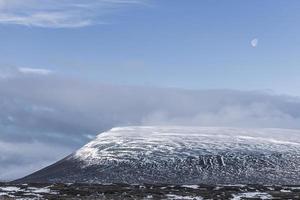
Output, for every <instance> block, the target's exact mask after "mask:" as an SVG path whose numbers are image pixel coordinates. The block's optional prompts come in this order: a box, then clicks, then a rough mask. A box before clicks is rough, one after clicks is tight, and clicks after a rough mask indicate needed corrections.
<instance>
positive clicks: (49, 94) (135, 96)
mask: <svg viewBox="0 0 300 200" xmlns="http://www.w3.org/2000/svg"><path fill="white" fill-rule="evenodd" d="M0 109H1V113H0V131H1V134H0V179H2V180H3V179H14V178H18V177H20V176H23V175H25V174H28V173H30V172H32V171H34V170H38V169H40V168H41V167H44V166H47V165H48V164H50V163H52V162H54V161H56V160H59V159H60V158H62V157H64V156H65V155H67V154H69V153H71V152H72V151H73V150H75V149H77V148H78V147H80V146H82V145H83V144H85V143H86V142H87V141H89V140H91V139H92V138H93V137H94V136H95V135H97V134H98V133H100V132H102V131H105V130H108V129H110V128H112V127H115V126H129V125H182V126H184V125H188V126H234V127H251V128H252V127H256V128H258V127H260V128H261V127H265V128H266V127H271V128H294V129H298V128H300V99H299V98H298V97H293V96H287V95H277V94H273V93H270V92H265V91H234V90H225V89H221V90H198V91H197V90H184V89H173V88H155V87H131V86H114V85H105V84H100V83H97V82H96V81H94V82H91V81H85V80H83V79H81V80H79V79H75V78H67V77H63V76H61V75H59V74H57V73H55V72H51V71H47V70H41V69H40V70H29V69H28V68H27V69H24V68H22V69H20V68H3V67H2V68H1V70H0Z"/></svg>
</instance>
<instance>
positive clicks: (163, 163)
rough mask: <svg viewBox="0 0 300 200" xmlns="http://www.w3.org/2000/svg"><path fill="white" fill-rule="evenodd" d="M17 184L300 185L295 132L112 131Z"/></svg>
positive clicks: (298, 136) (298, 140) (299, 143)
mask: <svg viewBox="0 0 300 200" xmlns="http://www.w3.org/2000/svg"><path fill="white" fill-rule="evenodd" d="M18 182H90V183H130V184H133V183H136V184H141V183H170V184H200V183H205V184H256V183H260V184H300V131H296V130H283V129H239V128H213V127H120V128H113V129H111V130H110V131H108V132H104V133H101V134H99V135H98V136H97V138H96V139H95V140H93V141H91V142H90V143H88V144H86V145H85V146H83V147H82V148H81V149H79V150H78V151H76V152H74V153H73V154H72V155H70V156H68V157H67V158H64V159H63V160H61V161H59V162H57V163H55V164H53V165H51V166H49V167H47V168H44V169H42V170H40V171H38V172H36V173H34V174H31V175H29V176H27V177H24V178H23V179H20V180H18Z"/></svg>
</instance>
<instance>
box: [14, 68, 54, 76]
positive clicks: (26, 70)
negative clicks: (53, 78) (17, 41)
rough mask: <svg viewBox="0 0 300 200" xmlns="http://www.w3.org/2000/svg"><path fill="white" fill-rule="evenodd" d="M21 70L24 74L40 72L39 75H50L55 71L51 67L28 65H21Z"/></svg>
mask: <svg viewBox="0 0 300 200" xmlns="http://www.w3.org/2000/svg"><path fill="white" fill-rule="evenodd" d="M19 71H20V72H21V73H23V74H38V75H49V74H52V73H53V71H52V70H49V69H41V68H28V67H20V68H19Z"/></svg>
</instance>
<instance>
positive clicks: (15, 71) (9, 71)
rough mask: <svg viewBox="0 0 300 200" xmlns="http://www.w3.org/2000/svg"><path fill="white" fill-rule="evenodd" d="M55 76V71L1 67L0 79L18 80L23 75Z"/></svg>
mask: <svg viewBox="0 0 300 200" xmlns="http://www.w3.org/2000/svg"><path fill="white" fill-rule="evenodd" d="M51 74H54V71H52V70H50V69H44V68H29V67H19V68H17V67H11V66H1V67H0V79H9V78H16V77H20V76H22V75H27V76H46V75H51Z"/></svg>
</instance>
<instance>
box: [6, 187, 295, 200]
mask: <svg viewBox="0 0 300 200" xmlns="http://www.w3.org/2000/svg"><path fill="white" fill-rule="evenodd" d="M0 199H1V200H10V199H19V200H29V199H39V200H40V199H49V200H51V199H60V200H65V199H72V200H73V199H74V200H76V199H86V200H90V199H104V200H105V199H123V200H126V199H128V200H131V199H176V200H177V199H182V200H184V199H186V200H193V199H194V200H201V199H232V200H238V199H300V186H262V185H231V186H230V185H218V186H209V185H177V186H176V185H126V184H111V185H98V184H51V185H50V184H9V183H0Z"/></svg>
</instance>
